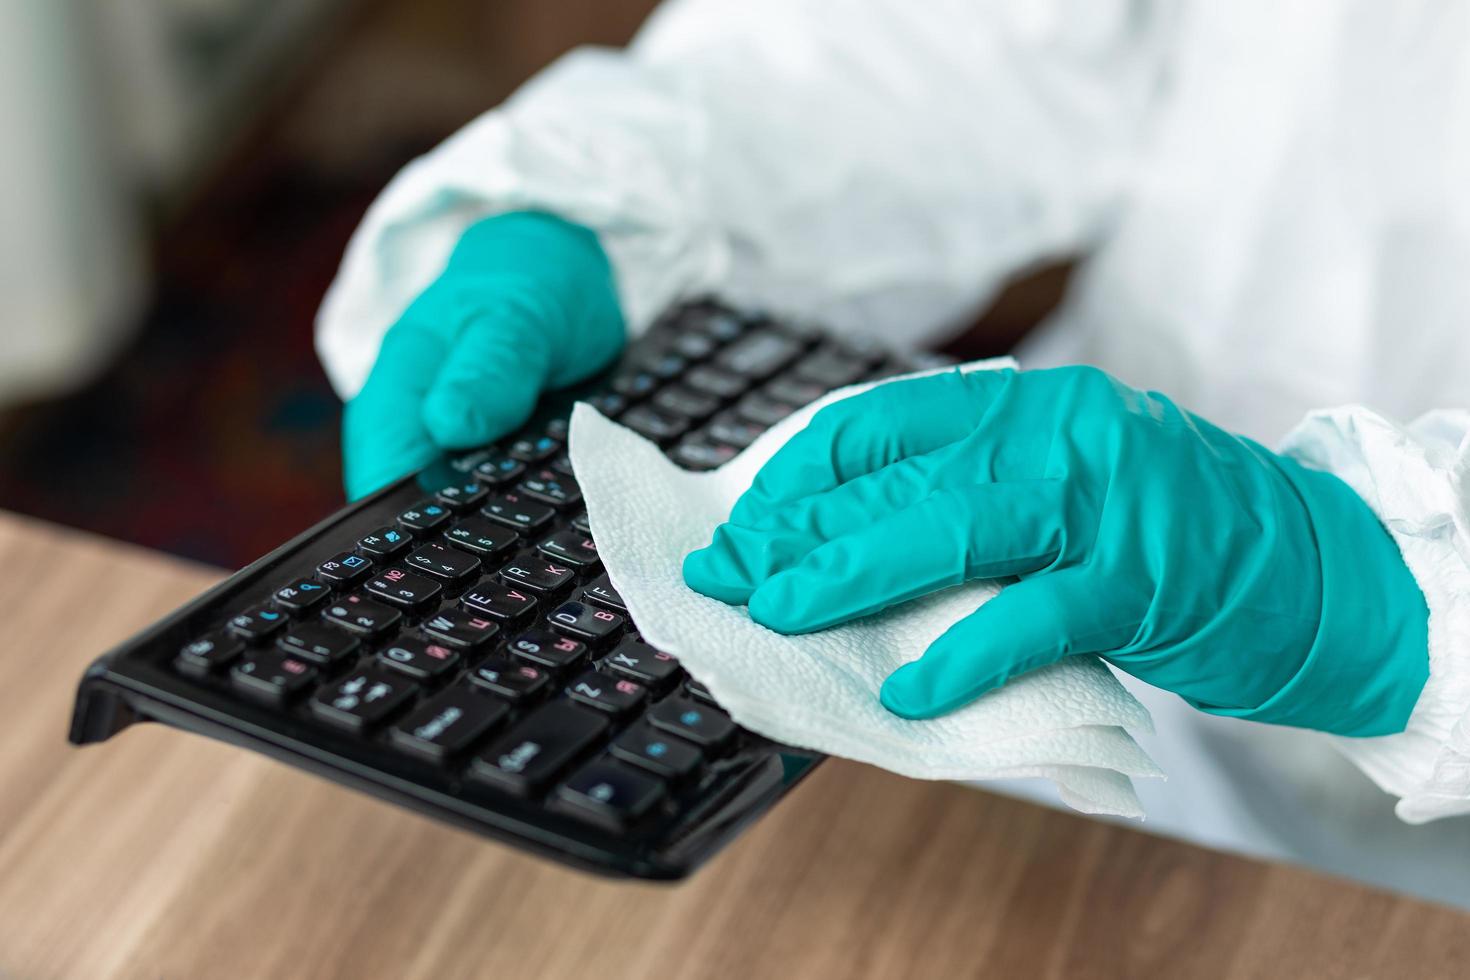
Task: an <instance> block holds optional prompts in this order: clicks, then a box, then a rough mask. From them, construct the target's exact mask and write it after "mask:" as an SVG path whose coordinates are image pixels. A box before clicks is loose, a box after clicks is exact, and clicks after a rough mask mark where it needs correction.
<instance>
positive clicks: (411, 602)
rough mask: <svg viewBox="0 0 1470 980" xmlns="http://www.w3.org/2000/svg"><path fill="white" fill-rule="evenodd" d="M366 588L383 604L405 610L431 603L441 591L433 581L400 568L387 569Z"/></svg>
mask: <svg viewBox="0 0 1470 980" xmlns="http://www.w3.org/2000/svg"><path fill="white" fill-rule="evenodd" d="M366 588H367V591H369V592H371V593H372V594H373V595H375V596H377V597H378V598H379V599H382V600H383V601H384V602H391V603H393V605H395V606H403V607H404V608H406V609H418V608H420V607H422V606H426V605H428V604H429V603H430V602H433V601H434V599H435V598H436V597H437V596H438V595H439V593H440V591H442V588H441V586H440V585H439V583H438V582H435V581H434V580H433V579H431V578H427V577H425V576H423V575H415V574H414V573H413V572H408V571H404V570H403V569H401V568H390V569H388V570H387V571H385V572H383V574H381V575H379V576H378V577H377V578H375V579H373V580H372V581H370V582H368V584H367V586H366Z"/></svg>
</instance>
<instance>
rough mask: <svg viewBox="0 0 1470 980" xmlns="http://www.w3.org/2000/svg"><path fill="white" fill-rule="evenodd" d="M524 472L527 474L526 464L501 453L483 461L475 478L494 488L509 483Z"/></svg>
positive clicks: (476, 471) (477, 466) (477, 468)
mask: <svg viewBox="0 0 1470 980" xmlns="http://www.w3.org/2000/svg"><path fill="white" fill-rule="evenodd" d="M524 472H526V464H525V463H523V462H521V461H520V460H518V459H512V458H511V457H509V456H502V455H500V454H499V453H494V454H492V455H491V456H490V458H489V459H486V460H482V461H481V462H480V463H478V464H476V466H475V476H476V477H478V478H479V479H480V481H481V482H483V483H487V484H489V485H490V486H492V487H498V486H501V485H502V484H506V483H509V482H511V481H512V480H515V479H517V478H518V477H519V476H520V475H521V474H522V473H524Z"/></svg>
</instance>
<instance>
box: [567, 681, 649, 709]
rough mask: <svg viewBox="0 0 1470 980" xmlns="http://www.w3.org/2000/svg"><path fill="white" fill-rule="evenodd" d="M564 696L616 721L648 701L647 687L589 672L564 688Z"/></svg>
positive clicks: (634, 682)
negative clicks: (603, 712) (565, 694)
mask: <svg viewBox="0 0 1470 980" xmlns="http://www.w3.org/2000/svg"><path fill="white" fill-rule="evenodd" d="M567 696H568V697H570V698H571V699H572V700H573V701H576V702H578V703H579V704H585V705H587V706H588V707H589V708H596V709H597V710H598V711H605V712H607V713H608V714H609V715H612V716H613V717H615V718H617V717H622V716H623V715H626V714H628V713H629V712H631V711H633V710H634V709H636V708H638V707H639V706H641V705H642V704H643V702H644V701H645V700H647V699H648V688H646V687H644V686H643V685H642V684H639V683H638V682H637V681H630V680H628V679H627V678H619V677H613V676H612V675H610V674H604V673H601V672H599V671H596V670H589V671H585V672H584V673H582V674H580V675H578V677H577V678H576V680H574V681H572V682H571V683H570V684H568V685H567Z"/></svg>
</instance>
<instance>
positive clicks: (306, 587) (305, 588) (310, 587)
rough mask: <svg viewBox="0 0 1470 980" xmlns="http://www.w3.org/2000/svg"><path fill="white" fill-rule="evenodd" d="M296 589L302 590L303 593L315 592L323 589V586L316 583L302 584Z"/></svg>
mask: <svg viewBox="0 0 1470 980" xmlns="http://www.w3.org/2000/svg"><path fill="white" fill-rule="evenodd" d="M296 588H298V589H300V590H301V591H302V592H315V591H316V590H317V589H320V588H323V586H320V585H318V584H316V583H315V582H302V583H301V584H300V585H298V586H296Z"/></svg>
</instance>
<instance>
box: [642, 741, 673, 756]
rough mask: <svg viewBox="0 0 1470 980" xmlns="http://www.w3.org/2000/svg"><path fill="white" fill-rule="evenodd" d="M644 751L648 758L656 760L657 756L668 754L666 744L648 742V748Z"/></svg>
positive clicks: (667, 745)
mask: <svg viewBox="0 0 1470 980" xmlns="http://www.w3.org/2000/svg"><path fill="white" fill-rule="evenodd" d="M645 751H646V752H647V753H648V755H649V756H650V757H652V758H654V759H657V758H658V757H659V756H662V755H666V754H667V753H668V751H669V744H668V743H667V742H649V743H648V748H647V749H646V750H645Z"/></svg>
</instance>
